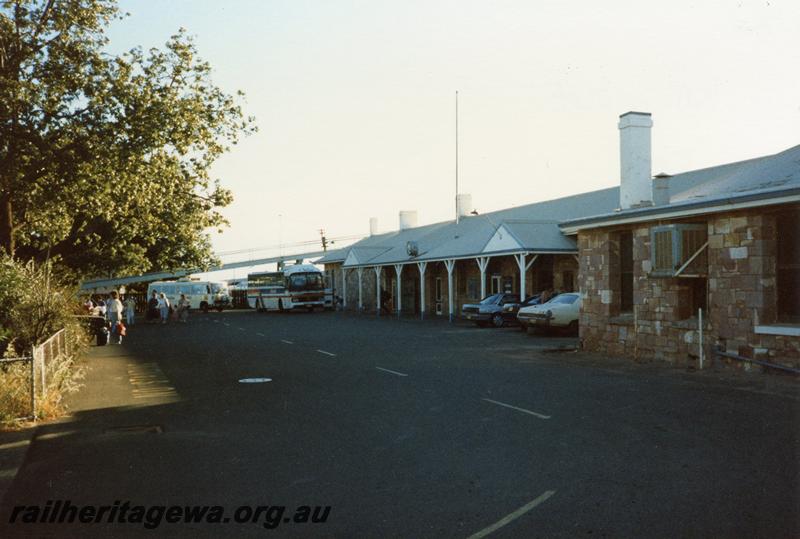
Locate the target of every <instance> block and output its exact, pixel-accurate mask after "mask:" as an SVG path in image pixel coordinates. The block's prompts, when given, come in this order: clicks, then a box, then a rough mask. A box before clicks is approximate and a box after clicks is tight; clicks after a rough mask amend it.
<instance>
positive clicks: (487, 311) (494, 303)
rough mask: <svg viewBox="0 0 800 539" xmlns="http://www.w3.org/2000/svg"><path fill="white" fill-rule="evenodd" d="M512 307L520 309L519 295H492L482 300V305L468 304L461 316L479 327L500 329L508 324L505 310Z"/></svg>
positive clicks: (462, 309)
mask: <svg viewBox="0 0 800 539" xmlns="http://www.w3.org/2000/svg"><path fill="white" fill-rule="evenodd" d="M510 305H516V306H517V308H519V295H518V294H504V293H499V294H492V295H491V296H488V297H486V298H484V299H482V300H481V302H480V303H467V304H464V305H463V306H462V307H461V316H463V317H464V318H466V319H467V320H471V321H473V322H475V324H476V325H478V326H488V325H489V324H491V325H492V326H494V327H496V328H499V327H502V326H503V325H504V324H505V323H506V318H507V317H506V316H505V315H504V313H503V309H504V308H505V307H507V306H510Z"/></svg>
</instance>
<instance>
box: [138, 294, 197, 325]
mask: <svg viewBox="0 0 800 539" xmlns="http://www.w3.org/2000/svg"><path fill="white" fill-rule="evenodd" d="M190 307H191V302H190V301H189V299H188V298H187V297H186V295H185V294H181V297H180V299H179V300H178V302H177V304H176V305H174V306H173V305H170V302H169V298H167V296H166V295H165V294H164V293H163V292H162V293H160V294H159V293H158V292H155V291H154V292H153V295H152V296H151V297H150V299H149V300H147V313H146V318H147V320H148V321H149V322H150V323H153V324H155V323H158V322H159V321H161V323H162V324H166V323H167V322H168V321H169V319H170V315H171V314H172V313H174V314H175V316H177V319H178V321H179V322H183V323H186V320H187V319H188V318H189V308H190Z"/></svg>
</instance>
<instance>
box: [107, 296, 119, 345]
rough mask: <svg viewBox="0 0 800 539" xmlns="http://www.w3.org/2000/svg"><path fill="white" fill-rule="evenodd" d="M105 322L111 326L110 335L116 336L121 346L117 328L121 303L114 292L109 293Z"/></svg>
mask: <svg viewBox="0 0 800 539" xmlns="http://www.w3.org/2000/svg"><path fill="white" fill-rule="evenodd" d="M106 320H108V322H109V323H110V324H111V335H117V336H118V339H119V340H118V342H119V344H122V335H121V334H120V332H119V327H118V323H119V322H121V321H122V302H121V301H120V300H119V297H118V294H117V291H116V290H114V291H112V292H111V297H110V298H109V299H108V303H107V304H106Z"/></svg>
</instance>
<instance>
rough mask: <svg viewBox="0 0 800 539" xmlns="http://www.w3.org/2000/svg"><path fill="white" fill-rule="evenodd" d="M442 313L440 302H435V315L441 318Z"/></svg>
mask: <svg viewBox="0 0 800 539" xmlns="http://www.w3.org/2000/svg"><path fill="white" fill-rule="evenodd" d="M442 312H443V311H442V303H441V302H436V314H437V315H439V316H441V315H442Z"/></svg>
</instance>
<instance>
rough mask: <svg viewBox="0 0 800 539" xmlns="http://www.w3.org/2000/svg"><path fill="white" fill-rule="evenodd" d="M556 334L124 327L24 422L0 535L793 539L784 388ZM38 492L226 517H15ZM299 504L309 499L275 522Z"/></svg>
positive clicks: (292, 325) (250, 319)
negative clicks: (84, 520)
mask: <svg viewBox="0 0 800 539" xmlns="http://www.w3.org/2000/svg"><path fill="white" fill-rule="evenodd" d="M568 341H569V339H560V338H537V337H531V336H527V335H524V334H522V333H521V332H518V331H516V330H515V329H511V328H508V329H502V330H491V329H477V328H473V327H470V326H462V325H449V324H445V323H440V322H426V323H420V322H418V321H398V320H393V319H388V318H386V317H384V318H382V319H376V318H374V317H366V316H365V317H356V316H343V315H340V314H335V313H315V314H313V315H309V314H299V313H298V314H285V315H281V314H258V313H253V312H226V313H221V314H217V313H213V314H210V315H197V316H194V317H193V318H192V319H191V320H190V321H189V323H187V324H185V325H183V324H170V325H167V326H160V325H157V326H147V325H137V326H135V327H133V328H131V331H130V336H129V337H128V338H127V339H126V342H125V343H124V344H123V345H122V346H117V345H110V346H107V347H104V348H97V349H95V350H93V351H92V354H91V357H90V358H89V360H88V363H89V373H88V375H87V383H88V386H87V387H86V388H85V389H84V390H83V391H82V392H81V393H79V394H77V395H75V396H73V397H72V398H71V403H72V409H73V413H72V415H71V416H70V417H68V418H66V419H65V420H64V421H61V422H58V423H54V424H49V425H44V426H42V427H41V428H40V429H39V431H38V432H37V436H36V438H35V440H34V442H33V444H32V445H31V449H30V451H29V453H28V457H27V460H26V462H25V464H24V466H23V467H22V469H21V470H20V472H19V474H18V476H17V478H16V480H15V482H14V484H13V485H12V488H11V490H10V491H9V493H8V495H7V496H6V498H5V500H4V502H3V507H2V513H0V522H1V523H5V527H0V536H4V537H15V536H37V537H42V536H45V537H78V536H81V537H84V536H97V537H139V536H153V535H154V534H155V535H168V536H170V537H376V538H377V537H381V538H384V537H461V538H467V537H471V536H473V535H474V534H478V535H477V536H484V535H488V536H489V537H492V538H495V537H497V538H502V537H578V536H581V537H748V538H749V537H797V536H799V535H800V517H799V516H798V515H800V513H798V509H799V508H800V488H799V485H800V464H799V463H800V452H798V449H799V448H800V441H799V440H798V435H800V423H798V419H799V418H800V401H799V400H798V392H797V391H796V387H797V386H796V383H795V381H793V380H785V379H777V378H771V380H772V381H768V382H767V383H764V381H763V380H764V375H756V376H757V378H753V377H752V375H751V376H749V377H748V376H745V375H737V376H733V377H731V376H722V377H720V376H717V375H714V374H709V373H684V372H677V371H675V370H671V369H668V368H665V367H664V366H662V365H644V366H642V365H634V364H631V363H629V362H625V361H618V360H604V359H602V358H596V357H591V356H584V355H582V354H574V353H553V352H547V351H545V350H546V349H548V348H554V347H557V346H558V345H560V344H563V343H564V342H568ZM252 377H266V378H270V379H271V381H269V382H265V383H240V382H239V381H240V379H244V378H252ZM753 380H755V381H753ZM57 500H69V501H70V503H71V504H72V505H74V506H83V505H94V506H98V507H99V506H110V507H111V508H113V507H117V509H118V510H117V513H116V516H117V517H118V516H119V514H120V512H122V506H123V505H124V504H125V503H126V502H129V504H130V506H136V505H141V506H145V507H147V508H148V510H150V511H155V512H154V513H151V514H150V516H151V517H152V518H151V522H155V521H156V520H158V518H157V517H158V510H157V509H156V510H151V509H149V507H150V506H172V505H176V506H189V505H201V506H204V505H208V506H215V505H216V506H222V507H223V508H224V511H225V513H224V518H228V519H229V521H228V522H227V523H226V522H220V523H185V522H181V523H168V522H166V517H165V516H163V515H162V517H161V519H160V524H159V525H158V526H157V527H156V529H155V531H152V530H148V529H145V527H144V524H143V523H125V524H123V523H119V522H116V523H108V522H107V521H103V522H99V523H93V524H79V523H73V524H68V523H62V524H41V523H39V524H26V523H24V520H25V518H28V519H36V518H37V517H36V513H35V512H32V511H33V510H32V509H30V506H32V505H38V506H39V507H40V508H41V509H42V511H44V509H45V508H46V507H47V506H48V502H51V503H50V504H49V505H50V511H51V512H52V513H55V510H53V506H54V505H55V503H56V501H57ZM23 506H24V507H25V508H24V509H19V507H23ZM240 506H251V507H257V506H265V507H266V506H269V507H272V508H273V509H271V510H267V509H264V510H262V511H261V512H260V513H258V514H257V515H255V513H254V518H255V519H256V520H257V522H255V523H236V522H234V520H236V518H234V517H235V516H239V517H245V516H247V508H245V509H243V510H241V511H242V512H241V513H239V514H238V515H236V513H235V512H236V510H237V508H239V507H240ZM275 506H278V508H276V507H275ZM279 506H285V507H286V508H287V509H286V510H285V513H283V514H282V515H281V514H280V510H279ZM301 506H312V507H316V506H319V507H320V508H322V507H325V506H330V512H329V513H328V515H327V520H326V521H325V522H318V523H311V522H307V523H303V522H285V521H284V519H289V520H291V519H292V518H293V517H294V515H295V511H296V509H297V508H298V507H301ZM15 507H17V509H15ZM15 511H16V515H15V516H14V512H15ZM106 511H107V512H106V513H105V514H106V515H107V514H110V511H111V509H108V510H106ZM131 514H132V513H129V514H128V517H130V516H131ZM26 515H27V517H26ZM12 518H15V519H16V522H15V523H14V524H7V523H8V521H9V520H10V519H12ZM38 518H39V519H41V518H42V513H41V512H40V513H39V514H38ZM44 520H47V518H44ZM101 520H102V519H101ZM134 520H135V519H134ZM144 520H146V519H144ZM268 521H269V522H268ZM264 523H274V524H277V526H276V527H274V528H272V529H268V528H265V526H264ZM2 525H3V524H0V526H2ZM480 534H484V535H480Z"/></svg>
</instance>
